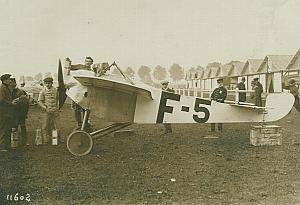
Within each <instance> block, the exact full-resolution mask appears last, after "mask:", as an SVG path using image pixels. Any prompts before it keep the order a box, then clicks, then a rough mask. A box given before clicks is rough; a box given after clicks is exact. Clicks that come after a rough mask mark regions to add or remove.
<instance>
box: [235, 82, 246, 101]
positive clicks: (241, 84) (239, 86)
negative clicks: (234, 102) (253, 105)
mask: <svg viewBox="0 0 300 205" xmlns="http://www.w3.org/2000/svg"><path fill="white" fill-rule="evenodd" d="M245 81H246V79H245V77H242V80H241V82H239V83H238V84H237V86H236V88H237V89H239V90H246V86H245ZM239 102H246V92H239Z"/></svg>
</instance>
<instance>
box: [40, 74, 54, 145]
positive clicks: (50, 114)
mask: <svg viewBox="0 0 300 205" xmlns="http://www.w3.org/2000/svg"><path fill="white" fill-rule="evenodd" d="M44 85H45V88H44V89H42V90H41V92H40V95H39V99H38V102H39V105H40V106H41V108H42V109H43V110H44V111H45V121H44V124H43V140H44V143H45V144H47V143H48V142H49V141H50V139H51V134H52V130H53V129H57V119H58V115H59V113H58V92H57V89H56V88H54V87H53V78H51V77H48V78H45V79H44Z"/></svg>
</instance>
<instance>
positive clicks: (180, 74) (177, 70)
mask: <svg viewBox="0 0 300 205" xmlns="http://www.w3.org/2000/svg"><path fill="white" fill-rule="evenodd" d="M169 73H170V77H171V78H172V79H173V80H174V81H175V82H177V81H179V80H181V79H183V78H184V70H183V68H182V67H181V66H180V65H178V64H173V65H172V66H171V67H170V69H169Z"/></svg>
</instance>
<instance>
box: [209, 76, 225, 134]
mask: <svg viewBox="0 0 300 205" xmlns="http://www.w3.org/2000/svg"><path fill="white" fill-rule="evenodd" d="M217 83H218V87H217V88H216V89H214V91H213V93H212V94H211V100H214V101H217V102H220V103H224V101H225V99H226V97H227V90H226V88H225V87H224V84H223V79H222V78H219V79H218V80H217ZM218 130H219V131H220V132H222V131H223V126H222V123H218ZM211 131H212V132H215V123H211Z"/></svg>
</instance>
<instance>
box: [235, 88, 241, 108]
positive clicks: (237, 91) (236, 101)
mask: <svg viewBox="0 0 300 205" xmlns="http://www.w3.org/2000/svg"><path fill="white" fill-rule="evenodd" d="M234 93H235V104H238V103H239V95H240V93H239V89H238V88H236V89H235V92H234Z"/></svg>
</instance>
